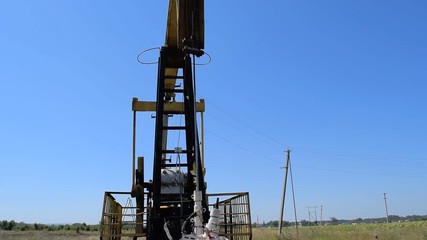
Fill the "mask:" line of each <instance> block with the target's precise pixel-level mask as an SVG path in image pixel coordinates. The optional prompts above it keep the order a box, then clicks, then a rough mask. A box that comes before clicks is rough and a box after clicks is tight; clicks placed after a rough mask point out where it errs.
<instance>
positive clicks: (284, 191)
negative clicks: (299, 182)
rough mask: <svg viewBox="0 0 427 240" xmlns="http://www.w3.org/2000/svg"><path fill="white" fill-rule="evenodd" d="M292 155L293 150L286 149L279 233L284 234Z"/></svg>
mask: <svg viewBox="0 0 427 240" xmlns="http://www.w3.org/2000/svg"><path fill="white" fill-rule="evenodd" d="M290 155H291V150H290V149H288V150H287V151H286V167H285V179H284V181H283V192H282V205H281V207H280V219H279V235H281V234H282V221H283V211H284V209H285V196H286V183H287V180H288V168H289V161H290Z"/></svg>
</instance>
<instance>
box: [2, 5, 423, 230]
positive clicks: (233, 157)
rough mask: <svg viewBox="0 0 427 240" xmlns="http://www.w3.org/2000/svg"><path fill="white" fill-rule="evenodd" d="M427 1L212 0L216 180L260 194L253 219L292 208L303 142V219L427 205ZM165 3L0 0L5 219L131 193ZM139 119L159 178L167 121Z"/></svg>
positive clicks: (37, 216) (75, 213)
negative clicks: (157, 136)
mask: <svg viewBox="0 0 427 240" xmlns="http://www.w3.org/2000/svg"><path fill="white" fill-rule="evenodd" d="M426 12H427V2H426V1H423V0H411V1H399V0H377V1H372V0H357V1H356V0H349V1H342V0H324V1H318V0H307V1H282V0H274V1H273V0H272V1H245V2H244V3H243V1H206V3H205V20H206V52H208V53H209V54H210V55H211V56H212V62H211V63H210V64H209V65H207V66H200V67H199V68H198V70H197V74H198V75H197V87H198V92H197V97H198V98H205V99H206V102H207V106H206V108H207V109H206V111H207V112H206V114H205V125H206V129H205V130H206V153H205V155H206V167H207V175H206V178H207V181H208V192H230V191H249V192H250V196H251V204H252V213H253V220H256V218H257V217H258V219H259V220H260V221H264V220H265V221H268V220H274V219H278V218H279V214H278V213H279V208H280V198H281V189H282V184H283V169H281V167H282V166H284V160H285V152H284V151H285V150H286V149H287V148H288V147H289V148H291V149H292V153H291V159H292V166H293V176H294V183H295V194H296V200H297V202H296V204H297V211H298V216H299V219H308V213H307V208H306V206H321V205H323V218H324V219H329V218H330V217H336V218H339V219H342V218H345V219H353V218H358V217H362V218H369V217H381V216H384V215H385V211H384V202H383V195H382V193H383V192H386V193H387V197H388V204H389V213H390V214H396V215H403V216H405V215H412V214H427V204H426V200H427V188H426V183H427V134H426V133H427V124H426V123H427V113H426V107H425V106H426V105H427V96H426V90H427V83H426V80H427V27H426V26H427V14H426ZM166 15H167V1H165V0H164V1H145V0H129V1H104V0H102V1H101V0H93V1H86V0H61V1H57V0H42V1H30V0H5V1H1V2H0V220H3V219H4V220H12V219H13V220H15V221H24V222H30V223H31V222H43V223H73V222H86V223H97V222H98V221H99V219H100V217H101V207H102V198H103V194H104V191H106V190H115V191H128V190H130V187H131V186H130V184H131V153H132V152H131V150H132V148H131V140H132V135H131V133H132V132H131V129H132V128H131V127H132V124H131V123H132V113H131V100H132V97H138V98H140V99H143V100H154V98H155V89H156V86H155V84H156V66H155V65H141V64H138V63H137V61H136V56H137V54H138V53H139V52H140V51H142V50H144V49H147V48H152V47H159V46H161V45H162V44H163V43H164V38H165V26H166ZM145 57H146V59H147V60H154V61H155V60H156V58H157V53H156V52H151V53H149V54H147V55H145ZM204 60H206V59H201V60H200V61H204ZM139 121H140V124H139V133H140V134H139V135H138V147H139V150H138V155H144V156H145V158H146V162H147V167H146V176H147V179H146V180H148V178H149V177H151V166H152V163H151V161H152V156H153V153H152V149H153V141H154V138H153V133H154V121H153V119H151V118H150V114H140V115H139ZM288 193H290V192H288ZM286 201H287V202H286V211H285V215H286V216H285V218H286V219H287V220H291V219H293V217H292V216H293V214H292V211H291V209H292V202H291V198H290V195H288V197H287V200H286ZM318 211H320V210H319V209H318ZM318 214H319V212H318Z"/></svg>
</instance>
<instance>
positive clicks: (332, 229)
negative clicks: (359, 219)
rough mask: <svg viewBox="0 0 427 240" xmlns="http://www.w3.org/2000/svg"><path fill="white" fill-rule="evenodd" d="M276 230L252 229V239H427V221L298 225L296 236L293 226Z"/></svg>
mask: <svg viewBox="0 0 427 240" xmlns="http://www.w3.org/2000/svg"><path fill="white" fill-rule="evenodd" d="M277 232H278V229H277V228H258V229H254V231H253V240H376V239H379V240H427V221H421V222H403V223H389V224H360V225H339V226H315V227H300V228H299V231H298V232H299V234H298V237H297V234H296V230H295V227H289V228H284V229H283V231H282V232H283V233H284V234H283V236H281V237H279V236H278V235H277ZM375 236H376V237H375Z"/></svg>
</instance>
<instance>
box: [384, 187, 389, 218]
mask: <svg viewBox="0 0 427 240" xmlns="http://www.w3.org/2000/svg"><path fill="white" fill-rule="evenodd" d="M383 194H384V205H385V215H386V221H387V223H389V221H388V208H387V196H386V194H387V193H383Z"/></svg>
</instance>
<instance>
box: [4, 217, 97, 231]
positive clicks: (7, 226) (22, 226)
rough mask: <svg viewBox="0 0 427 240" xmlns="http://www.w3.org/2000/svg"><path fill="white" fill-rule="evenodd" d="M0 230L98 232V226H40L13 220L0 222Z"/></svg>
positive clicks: (78, 224)
mask: <svg viewBox="0 0 427 240" xmlns="http://www.w3.org/2000/svg"><path fill="white" fill-rule="evenodd" d="M0 229H1V230H6V231H11V230H15V231H17V230H19V231H28V230H32V231H61V230H64V231H76V232H78V233H79V232H81V231H98V229H99V225H88V224H86V223H74V224H71V225H70V224H49V225H48V224H42V223H33V224H29V223H24V222H19V223H17V222H15V221H14V220H11V221H7V220H3V221H1V222H0Z"/></svg>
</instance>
